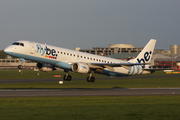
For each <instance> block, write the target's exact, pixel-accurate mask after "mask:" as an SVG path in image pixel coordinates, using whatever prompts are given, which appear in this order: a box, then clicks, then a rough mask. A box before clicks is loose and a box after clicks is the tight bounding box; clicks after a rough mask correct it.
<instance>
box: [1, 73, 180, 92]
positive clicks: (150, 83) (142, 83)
mask: <svg viewBox="0 0 180 120" xmlns="http://www.w3.org/2000/svg"><path fill="white" fill-rule="evenodd" d="M58 73H60V74H61V75H63V74H64V72H62V71H55V72H51V73H44V72H41V73H40V75H39V76H37V75H36V72H34V71H24V72H23V74H21V73H19V72H17V71H0V74H1V75H0V76H3V77H4V80H6V79H13V78H14V79H15V80H16V79H23V80H24V81H25V80H26V78H27V79H54V82H32V83H1V84H0V89H27V88H28V89H34V88H39V89H44V88H51V89H55V88H56V89H59V88H158V87H161V88H165V87H180V79H179V78H180V77H167V78H137V79H131V77H128V79H123V78H121V77H119V78H117V79H111V78H110V79H105V80H99V79H98V78H102V77H104V78H105V77H106V76H103V75H99V74H95V77H96V81H95V82H94V83H88V82H87V81H86V80H85V79H86V76H87V75H82V74H77V73H70V74H71V75H72V76H73V78H81V77H84V80H78V81H73V80H72V81H70V82H69V81H64V84H63V85H59V84H58V81H59V78H54V75H57V74H58ZM5 75H11V76H6V77H5ZM159 75H167V76H171V74H165V73H163V72H157V73H154V74H149V75H141V76H159ZM12 76H14V77H12ZM61 80H62V78H61Z"/></svg>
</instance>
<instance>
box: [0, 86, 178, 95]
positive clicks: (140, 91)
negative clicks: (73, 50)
mask: <svg viewBox="0 0 180 120" xmlns="http://www.w3.org/2000/svg"><path fill="white" fill-rule="evenodd" d="M141 95H180V88H128V89H125V88H118V89H115V88H113V89H23V90H20V89H19V90H0V97H57V96H59V97H60V96H141Z"/></svg>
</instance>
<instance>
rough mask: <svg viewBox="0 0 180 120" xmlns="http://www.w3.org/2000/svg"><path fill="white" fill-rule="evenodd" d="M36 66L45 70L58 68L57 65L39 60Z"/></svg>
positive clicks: (49, 70)
mask: <svg viewBox="0 0 180 120" xmlns="http://www.w3.org/2000/svg"><path fill="white" fill-rule="evenodd" d="M36 67H37V68H38V69H39V70H40V71H43V72H51V71H53V70H56V69H55V67H54V66H53V65H51V64H47V63H40V62H38V63H37V65H36Z"/></svg>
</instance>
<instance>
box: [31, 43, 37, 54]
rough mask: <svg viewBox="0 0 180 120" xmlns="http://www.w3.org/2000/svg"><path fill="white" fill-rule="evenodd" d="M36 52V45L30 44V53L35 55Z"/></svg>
mask: <svg viewBox="0 0 180 120" xmlns="http://www.w3.org/2000/svg"><path fill="white" fill-rule="evenodd" d="M35 52H36V49H35V44H34V43H32V42H30V53H31V54H34V53H35Z"/></svg>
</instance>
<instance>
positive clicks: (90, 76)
mask: <svg viewBox="0 0 180 120" xmlns="http://www.w3.org/2000/svg"><path fill="white" fill-rule="evenodd" d="M65 72H67V73H66V75H64V77H63V80H64V81H71V79H72V77H71V75H69V72H68V71H65ZM92 74H93V73H90V75H89V76H88V77H87V78H86V80H87V82H94V81H95V77H93V76H92Z"/></svg>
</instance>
